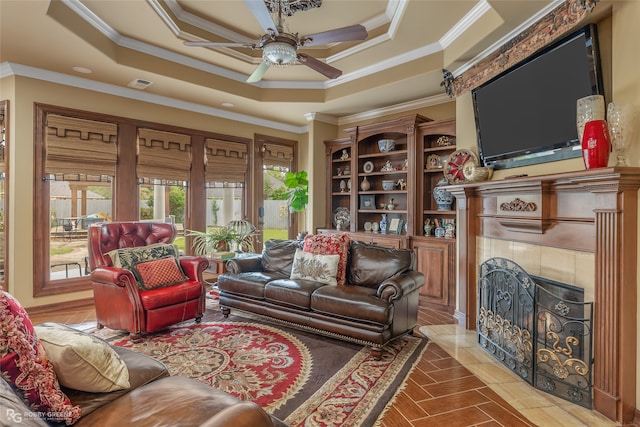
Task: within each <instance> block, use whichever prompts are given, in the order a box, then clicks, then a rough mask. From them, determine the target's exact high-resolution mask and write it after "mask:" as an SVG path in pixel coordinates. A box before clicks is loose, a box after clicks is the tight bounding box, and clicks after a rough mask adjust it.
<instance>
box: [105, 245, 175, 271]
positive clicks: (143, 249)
mask: <svg viewBox="0 0 640 427" xmlns="http://www.w3.org/2000/svg"><path fill="white" fill-rule="evenodd" d="M107 255H109V258H111V263H112V264H113V266H114V267H118V268H124V269H125V270H131V269H133V267H135V266H136V265H137V264H139V263H141V262H145V261H152V260H156V259H160V258H165V257H168V256H172V257H175V258H178V257H179V256H180V251H179V250H178V247H177V246H176V245H174V244H171V243H154V244H153V245H149V246H136V247H132V248H120V249H114V250H113V251H111V252H109V253H108V254H107Z"/></svg>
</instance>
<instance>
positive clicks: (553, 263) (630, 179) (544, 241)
mask: <svg viewBox="0 0 640 427" xmlns="http://www.w3.org/2000/svg"><path fill="white" fill-rule="evenodd" d="M639 188H640V168H635V167H633V168H631V167H629V168H599V169H591V170H587V171H579V172H570V173H563V174H554V175H544V176H531V177H522V178H516V179H508V180H500V181H486V182H480V183H473V184H464V185H454V186H450V187H448V190H449V191H451V193H453V195H454V196H455V197H456V199H457V206H458V236H459V237H458V256H459V264H458V277H459V287H458V289H459V312H460V313H459V314H460V316H461V318H462V319H463V322H464V323H465V325H466V327H467V329H475V328H476V321H477V302H476V297H477V277H478V265H479V264H480V263H481V262H482V261H484V260H485V259H487V258H489V257H494V256H504V257H506V258H510V259H513V260H514V261H516V262H518V260H519V258H520V259H522V260H523V264H522V266H523V267H524V268H525V269H527V270H534V271H535V272H534V271H531V272H532V273H533V274H536V275H539V276H542V277H544V278H548V279H554V280H559V281H563V282H566V283H569V284H572V285H575V286H578V287H581V288H584V289H585V299H586V300H589V299H591V300H593V301H594V303H595V304H594V305H595V309H594V325H593V333H594V340H593V342H594V348H593V355H594V363H593V401H594V409H595V410H596V411H598V412H600V413H602V414H604V415H605V416H607V417H609V418H610V419H612V420H614V421H617V422H620V423H622V424H626V423H630V422H632V421H633V419H634V416H635V413H636V371H637V366H636V365H637V352H636V344H637V338H636V335H637V323H636V321H637V320H636V310H637V290H636V286H637V282H638V271H637V270H638V268H637V262H638V261H637V260H638V258H637V256H638V244H637V239H638V189H639ZM594 265H595V266H594Z"/></svg>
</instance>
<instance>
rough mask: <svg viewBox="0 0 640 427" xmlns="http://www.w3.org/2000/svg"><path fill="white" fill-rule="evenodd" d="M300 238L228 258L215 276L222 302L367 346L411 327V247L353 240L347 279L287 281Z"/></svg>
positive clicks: (415, 277)
mask: <svg viewBox="0 0 640 427" xmlns="http://www.w3.org/2000/svg"><path fill="white" fill-rule="evenodd" d="M301 247H302V243H301V242H300V241H298V240H270V241H267V242H265V247H264V250H263V252H262V254H261V255H260V256H256V257H252V258H238V259H232V260H230V261H228V262H227V265H226V268H227V272H226V273H224V274H222V275H220V276H219V277H218V288H219V292H220V307H221V309H222V312H223V314H224V315H225V316H228V315H229V313H230V310H231V309H232V308H236V309H239V310H243V311H248V312H251V313H255V314H260V315H264V316H268V317H270V318H272V319H276V320H278V321H280V322H284V323H285V324H289V325H290V326H294V327H298V328H302V329H307V330H310V331H313V332H316V333H319V334H324V335H328V336H331V337H334V338H339V339H344V340H348V341H352V342H356V343H360V344H363V345H370V346H372V347H373V351H374V354H376V355H378V356H379V355H380V354H381V348H382V347H383V346H384V345H385V344H387V343H388V342H389V341H391V340H393V339H394V338H397V337H399V336H401V335H404V334H406V333H408V332H411V331H412V330H413V327H414V326H415V325H416V322H417V317H418V292H419V289H420V287H421V286H422V285H423V284H424V283H425V277H424V275H423V274H422V273H420V272H417V271H414V270H413V267H414V261H415V255H414V253H413V251H411V250H409V249H388V248H382V247H379V246H375V245H371V244H367V243H363V242H359V241H351V242H350V243H349V250H348V262H347V274H346V278H347V280H346V284H345V285H337V286H333V285H326V284H323V283H318V282H315V281H310V280H303V279H296V280H291V279H290V278H289V277H290V275H291V268H292V265H293V259H294V256H295V252H296V249H297V248H301Z"/></svg>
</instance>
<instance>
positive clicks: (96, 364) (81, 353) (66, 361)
mask: <svg viewBox="0 0 640 427" xmlns="http://www.w3.org/2000/svg"><path fill="white" fill-rule="evenodd" d="M34 329H35V332H36V335H37V336H38V338H39V339H40V341H41V342H42V346H43V347H44V349H45V350H46V352H47V356H49V360H50V361H51V363H52V364H53V370H54V371H55V372H56V375H57V377H58V381H59V382H60V384H62V385H63V386H65V387H69V388H72V389H75V390H80V391H88V392H92V393H105V392H110V391H116V390H123V389H127V388H129V387H130V384H129V370H128V369H127V365H126V364H125V363H124V362H123V361H122V360H121V359H120V356H118V353H116V352H115V351H114V350H113V348H111V346H110V345H109V344H107V342H106V341H104V340H102V339H100V338H98V337H95V336H93V335H89V334H86V333H84V332H81V331H76V330H74V329H71V328H68V327H66V326H63V325H58V324H55V323H45V324H43V325H38V326H35V327H34Z"/></svg>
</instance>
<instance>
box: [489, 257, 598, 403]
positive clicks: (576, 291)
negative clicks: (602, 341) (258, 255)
mask: <svg viewBox="0 0 640 427" xmlns="http://www.w3.org/2000/svg"><path fill="white" fill-rule="evenodd" d="M479 271H480V274H479V280H478V288H479V289H478V325H477V326H478V328H477V330H478V341H479V343H480V345H481V346H482V347H483V348H484V349H485V350H486V351H488V352H489V353H490V354H492V355H493V356H494V357H495V358H496V359H498V360H499V361H500V362H502V363H503V364H504V365H505V366H507V367H508V368H509V369H511V370H512V371H513V372H515V373H516V374H517V375H519V376H520V377H521V378H522V379H523V380H525V381H527V382H528V383H529V384H531V385H532V386H534V387H536V388H538V389H540V390H543V391H545V392H548V393H550V394H553V395H555V396H558V397H560V398H563V399H566V400H568V401H571V402H573V403H576V404H578V405H581V406H584V407H586V408H589V409H591V408H592V404H593V399H592V372H593V352H592V351H593V350H592V347H593V344H592V339H591V335H592V318H593V302H585V301H584V290H583V289H581V288H579V287H576V286H572V285H570V284H566V283H560V282H556V281H553V280H549V279H546V278H542V277H537V276H533V275H529V274H527V272H526V271H525V270H524V269H522V267H520V266H519V265H518V264H516V263H515V262H513V261H511V260H509V259H506V258H491V259H488V260H487V261H485V262H484V263H482V264H481V265H480V270H479Z"/></svg>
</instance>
